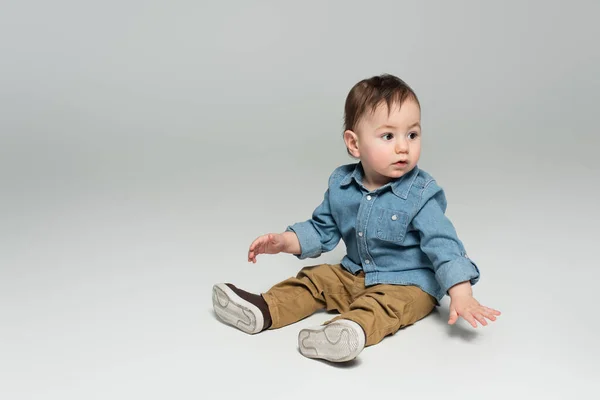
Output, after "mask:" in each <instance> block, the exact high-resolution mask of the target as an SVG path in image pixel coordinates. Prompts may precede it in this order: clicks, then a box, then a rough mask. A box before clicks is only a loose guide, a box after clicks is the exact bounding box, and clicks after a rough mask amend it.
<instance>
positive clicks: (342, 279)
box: [262, 264, 437, 346]
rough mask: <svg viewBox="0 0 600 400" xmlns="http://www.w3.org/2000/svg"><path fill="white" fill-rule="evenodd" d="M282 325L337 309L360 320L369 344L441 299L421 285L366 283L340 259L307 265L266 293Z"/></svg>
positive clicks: (274, 323)
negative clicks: (324, 310)
mask: <svg viewBox="0 0 600 400" xmlns="http://www.w3.org/2000/svg"><path fill="white" fill-rule="evenodd" d="M262 296H263V298H264V299H265V301H266V302H267V305H268V306H269V311H270V313H271V319H272V325H271V327H270V328H269V329H277V328H281V327H283V326H286V325H289V324H292V323H294V322H297V321H300V320H301V319H303V318H306V317H308V316H309V315H312V314H313V313H315V312H316V311H317V310H322V309H326V310H328V311H334V310H335V311H337V312H339V313H340V315H339V316H337V317H335V318H333V319H332V320H330V321H327V322H325V324H328V323H330V322H333V321H335V320H337V319H342V318H343V319H349V320H352V321H354V322H356V323H358V324H359V325H360V326H361V327H362V328H363V330H364V331H365V334H366V346H370V345H374V344H377V343H379V342H380V341H381V340H383V338H384V337H386V336H388V335H393V334H394V333H396V332H397V331H398V330H399V329H400V328H403V327H405V326H408V325H412V324H413V323H415V322H416V321H418V320H420V319H422V318H423V317H425V316H427V315H428V314H429V313H430V312H431V311H432V310H433V308H434V307H435V306H436V305H437V301H436V299H435V298H434V297H433V296H431V295H430V294H428V293H426V292H424V291H423V290H421V289H420V288H418V287H417V286H400V285H385V284H379V285H373V286H369V287H365V277H364V273H363V271H361V272H359V273H358V274H357V275H353V274H352V273H350V272H348V271H347V270H345V269H344V268H343V267H342V266H341V265H340V264H335V265H332V264H320V265H315V266H311V267H305V268H303V269H302V270H301V271H300V272H299V273H298V275H297V276H296V277H295V278H289V279H287V280H285V281H283V282H280V283H278V284H276V285H275V286H273V287H272V288H271V289H269V291H267V292H266V293H263V294H262Z"/></svg>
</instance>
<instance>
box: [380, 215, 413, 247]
mask: <svg viewBox="0 0 600 400" xmlns="http://www.w3.org/2000/svg"><path fill="white" fill-rule="evenodd" d="M377 214H378V217H377V238H378V239H381V240H386V241H389V242H401V241H402V240H404V236H406V230H407V228H408V214H407V213H405V212H404V211H400V210H393V209H391V208H379V209H378V210H377Z"/></svg>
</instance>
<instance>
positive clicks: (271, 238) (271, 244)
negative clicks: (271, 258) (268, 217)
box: [248, 233, 287, 263]
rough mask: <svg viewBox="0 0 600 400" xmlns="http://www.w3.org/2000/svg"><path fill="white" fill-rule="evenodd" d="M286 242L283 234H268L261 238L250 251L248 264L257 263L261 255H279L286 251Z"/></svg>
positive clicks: (253, 244) (252, 245) (253, 243)
mask: <svg viewBox="0 0 600 400" xmlns="http://www.w3.org/2000/svg"><path fill="white" fill-rule="evenodd" d="M286 245H287V243H286V240H285V237H284V235H283V234H281V233H267V234H266V235H262V236H259V237H258V238H256V239H255V240H254V242H252V244H251V245H250V249H249V250H248V262H253V263H256V256H257V255H259V254H277V253H281V252H282V251H285V249H286Z"/></svg>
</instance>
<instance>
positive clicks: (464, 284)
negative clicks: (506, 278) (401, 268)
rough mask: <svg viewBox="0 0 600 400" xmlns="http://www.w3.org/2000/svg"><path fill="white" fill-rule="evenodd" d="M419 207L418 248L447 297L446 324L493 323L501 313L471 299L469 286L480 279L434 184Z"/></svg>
mask: <svg viewBox="0 0 600 400" xmlns="http://www.w3.org/2000/svg"><path fill="white" fill-rule="evenodd" d="M422 201H423V202H424V204H423V206H422V208H421V209H420V210H419V212H418V213H417V215H416V216H415V218H414V219H413V226H414V227H415V228H416V229H418V230H419V232H420V235H421V249H422V250H423V251H424V252H425V253H426V254H427V256H428V257H429V259H430V260H431V262H432V264H433V267H434V270H435V274H436V278H437V280H438V282H439V283H440V286H441V287H442V290H443V291H444V293H448V295H449V296H450V317H449V320H448V323H449V324H454V323H455V322H456V321H457V319H458V317H459V316H461V317H463V318H464V319H465V320H467V321H468V322H469V323H470V324H471V325H472V326H473V327H474V328H476V327H477V322H476V321H478V322H479V323H480V324H482V325H487V322H486V318H487V319H489V320H490V321H495V320H496V316H497V315H500V312H499V311H497V310H494V309H492V308H489V307H485V306H482V305H481V304H479V302H478V301H477V300H476V299H475V298H474V297H473V291H472V285H474V284H475V283H477V281H478V280H479V269H478V268H477V266H476V265H475V263H473V262H472V261H471V260H469V258H467V253H466V252H465V249H464V246H463V244H462V242H461V241H460V239H459V238H458V236H457V234H456V230H455V229H454V226H453V225H452V223H451V222H450V220H449V219H448V218H447V217H446V215H445V211H446V205H447V202H446V197H445V195H444V191H443V190H442V189H441V188H440V187H439V186H438V185H437V184H436V183H435V181H431V182H429V184H428V185H426V187H425V188H424V190H423V192H422Z"/></svg>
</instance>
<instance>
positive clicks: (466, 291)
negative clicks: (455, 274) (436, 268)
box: [448, 281, 473, 297]
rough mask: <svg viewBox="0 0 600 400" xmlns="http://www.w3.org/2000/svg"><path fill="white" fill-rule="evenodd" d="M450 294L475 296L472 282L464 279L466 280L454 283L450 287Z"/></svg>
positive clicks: (454, 295)
mask: <svg viewBox="0 0 600 400" xmlns="http://www.w3.org/2000/svg"><path fill="white" fill-rule="evenodd" d="M448 295H450V297H456V296H473V289H472V287H471V282H470V281H464V282H460V283H457V284H456V285H454V286H452V287H451V288H450V289H448Z"/></svg>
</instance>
